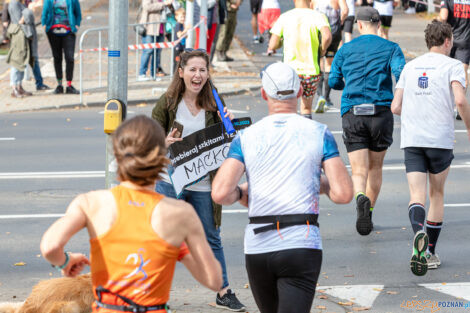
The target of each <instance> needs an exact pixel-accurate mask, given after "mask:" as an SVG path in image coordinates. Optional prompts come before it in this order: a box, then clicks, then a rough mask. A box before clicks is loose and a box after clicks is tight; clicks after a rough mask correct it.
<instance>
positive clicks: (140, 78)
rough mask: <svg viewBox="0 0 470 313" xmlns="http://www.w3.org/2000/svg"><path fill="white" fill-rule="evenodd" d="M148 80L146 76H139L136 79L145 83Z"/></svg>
mask: <svg viewBox="0 0 470 313" xmlns="http://www.w3.org/2000/svg"><path fill="white" fill-rule="evenodd" d="M150 79H151V78H150V77H148V76H146V75H139V77H137V81H138V82H146V81H149V80H150Z"/></svg>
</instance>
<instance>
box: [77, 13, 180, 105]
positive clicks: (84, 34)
mask: <svg viewBox="0 0 470 313" xmlns="http://www.w3.org/2000/svg"><path fill="white" fill-rule="evenodd" d="M166 23H167V21H165V20H163V21H160V22H152V23H137V24H129V25H128V27H132V28H133V27H134V26H138V25H151V24H166ZM108 30H109V26H104V27H95V28H89V29H87V30H85V31H84V32H83V33H82V35H81V36H80V42H79V51H80V66H79V67H80V104H83V50H84V49H83V41H84V39H85V37H86V36H87V35H88V34H89V33H92V32H98V48H97V52H98V73H99V74H98V76H99V78H98V88H101V87H102V82H101V81H102V78H101V73H102V65H101V55H102V51H103V50H104V48H103V47H102V43H101V37H102V36H101V33H102V32H103V31H108ZM139 37H140V35H139V34H137V32H136V33H135V44H136V45H139ZM175 37H176V34H175V29H174V27H173V29H172V32H171V38H172V41H174V40H175ZM156 39H157V36H156V35H154V36H153V41H154V42H156ZM168 48H171V63H170V77H172V76H173V69H174V62H175V55H174V53H175V51H174V49H173V47H172V46H170V47H168ZM160 49H162V48H160ZM135 51H136V53H135V64H136V65H135V69H136V81H138V78H139V49H135ZM160 53H161V52H160ZM156 57H157V49H154V50H153V67H154V69H155V67H156V62H157V58H156ZM156 70H157V69H155V70H154V71H153V77H152V78H153V79H154V80H155V78H156Z"/></svg>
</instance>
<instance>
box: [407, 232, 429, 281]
mask: <svg viewBox="0 0 470 313" xmlns="http://www.w3.org/2000/svg"><path fill="white" fill-rule="evenodd" d="M428 243H429V238H428V235H427V234H426V232H425V231H424V230H420V231H418V232H417V233H416V235H415V237H414V238H413V254H412V255H411V261H410V267H411V271H412V272H413V274H415V275H416V276H423V275H425V274H426V272H427V271H428V261H427V259H426V249H427V248H428Z"/></svg>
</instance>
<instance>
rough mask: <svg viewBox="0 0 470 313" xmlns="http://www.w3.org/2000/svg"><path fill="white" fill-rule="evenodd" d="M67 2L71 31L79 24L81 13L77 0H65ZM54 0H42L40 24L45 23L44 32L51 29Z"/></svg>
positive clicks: (74, 31) (75, 29)
mask: <svg viewBox="0 0 470 313" xmlns="http://www.w3.org/2000/svg"><path fill="white" fill-rule="evenodd" d="M66 2H67V13H68V17H69V23H70V28H71V29H72V32H73V33H76V32H77V27H76V26H80V23H81V21H82V13H81V10H80V2H78V0H66ZM53 5H54V0H44V5H43V8H42V18H41V24H42V25H46V33H47V32H48V31H49V30H50V29H51V26H52V23H53V21H54V10H53Z"/></svg>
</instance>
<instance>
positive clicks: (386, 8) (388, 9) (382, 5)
mask: <svg viewBox="0 0 470 313" xmlns="http://www.w3.org/2000/svg"><path fill="white" fill-rule="evenodd" d="M374 9H376V10H377V11H379V14H380V15H383V16H393V1H385V2H381V1H374Z"/></svg>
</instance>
